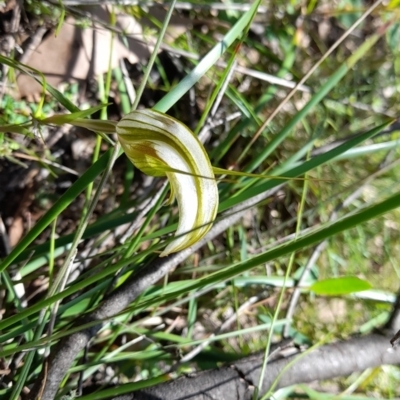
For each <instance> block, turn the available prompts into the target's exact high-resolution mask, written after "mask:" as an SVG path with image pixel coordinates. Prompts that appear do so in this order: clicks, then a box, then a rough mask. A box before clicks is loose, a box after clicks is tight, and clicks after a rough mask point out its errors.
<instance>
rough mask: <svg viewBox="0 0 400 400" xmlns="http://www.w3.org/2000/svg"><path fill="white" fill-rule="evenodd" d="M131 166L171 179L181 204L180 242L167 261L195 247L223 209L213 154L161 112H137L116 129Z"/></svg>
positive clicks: (173, 195)
mask: <svg viewBox="0 0 400 400" xmlns="http://www.w3.org/2000/svg"><path fill="white" fill-rule="evenodd" d="M116 132H117V135H118V139H119V141H120V143H121V146H122V148H123V150H124V151H125V153H126V155H127V157H128V158H129V159H130V161H131V162H132V163H133V164H134V165H135V166H136V167H137V168H138V169H140V170H141V171H142V172H144V173H145V174H147V175H151V176H166V177H167V178H168V180H169V182H170V186H171V195H170V199H169V201H168V203H171V202H172V201H173V200H174V199H175V198H176V199H177V202H178V209H179V223H178V228H177V230H176V232H175V239H174V240H173V241H172V242H171V243H169V244H168V245H167V247H166V248H165V250H164V251H163V252H162V253H161V255H160V256H161V257H163V256H166V255H168V254H170V253H174V252H177V251H180V250H183V249H185V248H186V247H189V246H191V245H192V244H194V243H196V242H197V241H199V240H200V239H201V238H202V237H203V236H204V235H205V234H206V233H207V232H208V231H209V230H210V228H211V225H212V223H213V221H214V219H215V216H216V214H217V209H218V188H217V183H216V181H215V177H214V172H213V169H212V166H211V163H210V160H209V158H208V155H207V153H206V151H205V149H204V147H203V145H202V144H201V143H200V141H199V140H198V138H197V137H196V136H195V135H194V134H193V132H192V131H191V130H190V129H189V128H188V127H187V126H185V125H184V124H182V123H181V122H179V121H178V120H176V119H175V118H172V117H170V116H169V115H166V114H163V113H160V112H158V111H154V110H150V109H146V110H137V111H133V112H131V113H129V114H127V115H125V116H124V117H123V118H122V119H121V120H120V121H119V122H118V124H117V125H116Z"/></svg>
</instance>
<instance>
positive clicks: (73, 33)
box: [17, 7, 189, 98]
mask: <svg viewBox="0 0 400 400" xmlns="http://www.w3.org/2000/svg"><path fill="white" fill-rule="evenodd" d="M90 12H91V14H92V15H93V16H94V17H95V19H97V20H101V21H103V22H104V23H105V24H108V23H109V21H110V13H109V11H108V10H107V9H106V8H105V7H91V8H90ZM150 14H151V15H152V16H153V17H154V18H157V19H158V20H160V21H162V20H163V18H164V16H165V10H163V9H161V8H159V7H154V8H152V9H151V11H150ZM116 21H117V22H116V28H117V29H118V30H120V31H123V32H125V34H126V35H127V36H128V38H127V42H128V46H129V48H128V47H126V46H125V44H124V43H123V42H122V40H121V37H120V35H117V34H114V35H113V34H112V32H111V31H110V29H107V28H106V27H104V26H103V25H101V24H100V23H97V22H95V23H93V26H92V27H87V28H82V27H79V26H77V25H76V21H75V20H74V19H73V18H67V20H66V21H65V22H64V24H63V25H62V27H61V29H60V31H59V34H58V36H57V37H55V35H54V33H52V34H50V35H48V36H47V37H46V38H45V39H44V40H43V42H42V43H41V44H40V45H39V46H38V47H37V49H36V50H35V51H34V52H33V54H32V56H31V57H30V59H29V61H28V62H27V64H28V65H29V66H31V67H33V68H35V69H38V70H39V71H41V72H42V73H44V74H45V76H46V79H47V81H48V82H49V83H50V84H51V85H53V86H58V85H59V84H61V83H63V82H77V81H78V82H79V81H85V80H87V79H88V78H93V77H97V76H98V75H100V74H103V73H105V72H107V71H108V69H109V62H110V52H111V51H112V53H111V68H115V67H117V66H118V63H119V61H120V60H121V59H123V58H126V59H127V60H128V61H129V62H130V63H132V64H135V63H137V62H139V61H141V60H146V59H148V58H149V56H150V53H151V52H152V50H153V48H154V47H153V46H154V43H155V42H156V38H155V37H149V35H145V34H144V31H143V27H144V26H152V27H154V25H152V24H151V23H150V22H149V21H148V20H147V21H146V20H142V21H140V22H138V21H136V20H135V18H133V17H132V16H130V15H127V14H118V15H117V18H116ZM188 26H189V20H187V19H186V18H183V17H180V16H179V17H178V16H175V17H174V18H173V19H172V21H171V24H170V26H169V28H168V30H167V34H166V40H167V41H168V42H171V41H173V40H175V39H176V38H177V37H178V36H180V35H181V34H183V33H184V32H185V31H186V30H187V28H188ZM145 30H146V29H145ZM17 84H18V89H19V96H20V97H31V98H32V97H37V96H38V95H40V93H41V86H40V84H38V83H37V82H36V81H35V80H33V79H32V78H31V77H29V76H27V75H22V74H21V75H20V76H19V77H18V79H17Z"/></svg>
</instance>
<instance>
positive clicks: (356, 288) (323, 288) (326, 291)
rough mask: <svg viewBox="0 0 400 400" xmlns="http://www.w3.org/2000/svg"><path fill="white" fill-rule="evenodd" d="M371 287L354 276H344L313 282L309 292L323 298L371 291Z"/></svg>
mask: <svg viewBox="0 0 400 400" xmlns="http://www.w3.org/2000/svg"><path fill="white" fill-rule="evenodd" d="M371 287H372V285H371V284H370V283H369V282H367V281H365V280H363V279H360V278H357V277H356V276H344V277H341V278H330V279H324V280H322V281H318V282H315V283H314V284H312V285H311V286H310V290H311V291H312V292H314V293H316V294H321V295H325V296H338V295H342V294H350V293H355V292H362V291H363V290H367V289H371Z"/></svg>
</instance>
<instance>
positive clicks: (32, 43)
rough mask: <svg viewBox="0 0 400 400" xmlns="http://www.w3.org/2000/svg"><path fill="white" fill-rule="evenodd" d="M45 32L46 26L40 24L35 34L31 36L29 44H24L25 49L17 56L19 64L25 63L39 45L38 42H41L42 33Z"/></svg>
mask: <svg viewBox="0 0 400 400" xmlns="http://www.w3.org/2000/svg"><path fill="white" fill-rule="evenodd" d="M46 32H47V28H45V27H44V26H41V27H40V28H39V29H38V30H37V31H36V32H35V34H34V35H33V36H32V37H31V39H30V41H29V44H28V45H27V46H26V49H25V51H24V53H23V54H22V56H21V57H20V58H19V60H18V61H19V62H20V63H21V64H26V63H27V62H28V61H29V59H30V58H31V55H32V54H33V52H34V51H35V50H36V49H37V48H38V47H39V45H40V43H41V42H42V39H43V36H44V34H45V33H46Z"/></svg>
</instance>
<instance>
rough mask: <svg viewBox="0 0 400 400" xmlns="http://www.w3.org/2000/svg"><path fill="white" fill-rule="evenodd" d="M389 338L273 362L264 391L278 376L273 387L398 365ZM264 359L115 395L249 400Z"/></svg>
mask: <svg viewBox="0 0 400 400" xmlns="http://www.w3.org/2000/svg"><path fill="white" fill-rule="evenodd" d="M389 339H390V337H389V336H384V335H379V334H370V335H367V336H363V337H353V338H351V339H349V340H346V341H343V342H337V343H333V344H328V345H325V346H321V347H320V348H317V349H315V350H312V351H310V352H306V353H303V354H300V353H298V354H295V355H292V356H289V357H287V358H285V357H281V358H279V359H276V360H274V361H271V362H269V363H268V366H267V371H266V374H265V377H264V380H263V385H262V388H261V390H260V395H264V394H265V393H267V392H268V391H269V390H270V389H271V388H272V385H274V383H275V380H276V379H279V380H278V381H277V384H276V386H275V387H274V388H273V389H274V390H276V389H278V388H281V387H287V386H290V385H294V384H298V383H307V382H312V381H318V380H323V379H331V378H334V377H338V376H348V375H350V374H351V373H353V372H357V371H363V370H365V369H367V368H373V367H377V366H380V365H384V364H386V365H387V364H392V365H395V364H399V363H400V349H399V348H397V349H392V348H391V346H390V344H389ZM262 362H263V355H262V354H261V355H258V356H253V357H249V358H246V359H244V360H242V361H239V362H237V363H235V364H233V365H230V366H226V367H223V368H220V369H218V370H209V371H203V372H199V373H197V374H192V375H190V376H182V377H180V378H178V379H176V380H174V381H172V382H168V383H164V384H160V385H157V386H153V387H151V388H148V389H145V390H141V391H138V392H134V393H130V394H126V395H122V396H118V397H115V398H114V399H113V400H184V399H190V400H204V399H224V400H250V399H251V398H252V395H253V392H254V389H255V386H256V385H257V384H258V381H259V378H260V372H261V365H262ZM289 364H291V365H290V366H289ZM285 368H287V369H285ZM281 373H282V375H280V374H281Z"/></svg>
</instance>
